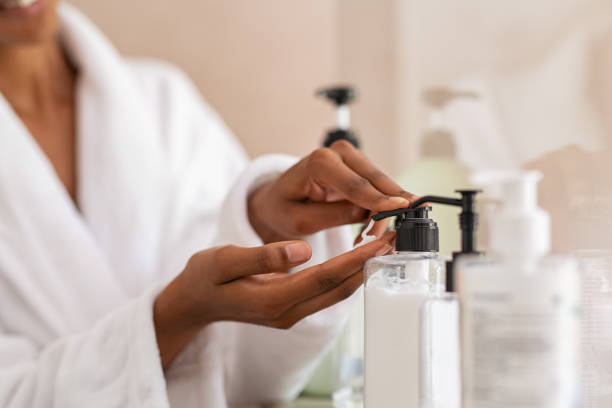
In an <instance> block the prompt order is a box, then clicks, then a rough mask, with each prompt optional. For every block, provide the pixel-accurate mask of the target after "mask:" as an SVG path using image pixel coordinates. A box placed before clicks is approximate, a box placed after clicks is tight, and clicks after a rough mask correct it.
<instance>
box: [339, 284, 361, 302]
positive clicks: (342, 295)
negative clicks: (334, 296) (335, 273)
mask: <svg viewBox="0 0 612 408" xmlns="http://www.w3.org/2000/svg"><path fill="white" fill-rule="evenodd" d="M356 289H357V287H355V286H354V285H343V286H341V287H339V288H338V299H339V300H345V299H348V298H349V297H351V296H352V295H353V293H355V290H356Z"/></svg>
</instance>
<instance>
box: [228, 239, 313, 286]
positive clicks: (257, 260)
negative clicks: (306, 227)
mask: <svg viewBox="0 0 612 408" xmlns="http://www.w3.org/2000/svg"><path fill="white" fill-rule="evenodd" d="M311 256H312V249H311V248H310V246H309V245H308V244H307V243H306V242H304V241H283V242H275V243H273V244H267V245H263V246H259V247H252V248H244V247H237V246H233V245H229V246H225V247H221V248H219V250H218V252H217V256H216V258H217V262H216V264H217V268H218V271H219V274H220V276H219V281H220V282H221V283H224V282H230V281H232V280H235V279H239V278H241V277H244V276H248V275H258V274H265V273H272V272H284V271H287V270H289V269H291V268H293V267H295V266H298V265H300V264H303V263H304V262H306V261H308V260H309V259H310V257H311Z"/></svg>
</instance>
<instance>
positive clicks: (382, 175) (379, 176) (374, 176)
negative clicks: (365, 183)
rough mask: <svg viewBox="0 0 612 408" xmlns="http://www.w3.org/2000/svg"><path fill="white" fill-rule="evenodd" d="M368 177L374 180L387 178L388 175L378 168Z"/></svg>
mask: <svg viewBox="0 0 612 408" xmlns="http://www.w3.org/2000/svg"><path fill="white" fill-rule="evenodd" d="M367 177H368V178H369V179H370V180H372V181H374V182H376V181H381V180H386V179H387V178H388V176H387V175H386V174H385V173H384V172H382V171H381V170H378V169H375V170H372V171H371V172H369V173H368V176H367Z"/></svg>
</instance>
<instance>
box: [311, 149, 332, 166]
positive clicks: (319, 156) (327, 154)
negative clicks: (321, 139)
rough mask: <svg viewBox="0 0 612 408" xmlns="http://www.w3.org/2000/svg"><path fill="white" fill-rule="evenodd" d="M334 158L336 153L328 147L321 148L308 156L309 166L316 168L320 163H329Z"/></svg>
mask: <svg viewBox="0 0 612 408" xmlns="http://www.w3.org/2000/svg"><path fill="white" fill-rule="evenodd" d="M335 157H336V153H335V152H334V151H333V150H331V149H330V148H328V147H321V148H319V149H317V150H315V151H313V152H312V153H311V154H310V159H309V161H308V162H309V164H310V165H311V166H313V167H318V166H320V165H321V164H322V163H325V162H329V161H330V160H333V159H334V158H335Z"/></svg>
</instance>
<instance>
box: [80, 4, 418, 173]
mask: <svg viewBox="0 0 612 408" xmlns="http://www.w3.org/2000/svg"><path fill="white" fill-rule="evenodd" d="M69 1H70V2H71V3H73V4H75V5H76V6H77V7H79V8H80V9H81V10H82V11H84V12H85V13H86V14H87V15H89V16H90V17H91V18H92V19H93V20H94V22H95V23H96V24H98V26H99V27H100V28H101V29H102V31H103V32H105V33H106V35H107V36H108V37H109V38H110V39H111V40H112V41H113V43H114V44H115V45H116V46H117V47H118V48H119V50H120V51H122V52H123V53H124V54H129V55H139V56H153V57H159V58H162V59H165V60H169V61H171V62H173V63H175V64H177V65H178V66H180V67H181V68H182V69H183V70H185V71H186V72H187V73H188V74H189V75H190V76H191V78H192V79H193V80H194V81H195V83H196V84H197V85H198V86H199V88H200V89H201V91H202V94H203V95H204V96H205V98H206V99H207V100H208V101H209V103H210V104H211V105H213V107H214V108H215V109H217V110H218V111H219V112H220V113H221V115H222V116H223V118H224V119H225V121H226V122H227V124H228V125H229V126H230V128H231V129H232V130H233V131H234V133H235V134H236V135H237V136H238V138H239V139H240V140H241V141H242V143H243V144H244V145H245V147H246V148H247V150H248V152H249V153H250V154H251V155H253V156H256V155H259V154H263V153H269V152H283V153H291V154H295V155H300V156H301V155H304V154H307V153H308V152H310V151H311V150H312V149H314V148H316V147H317V146H318V145H319V144H320V143H321V140H322V138H323V137H324V134H325V131H326V129H327V128H329V127H333V126H334V120H335V119H334V114H333V107H332V106H331V105H329V104H328V103H326V102H323V101H320V100H317V99H315V98H314V97H313V94H314V90H315V89H316V88H317V87H319V86H321V85H326V84H330V83H339V82H341V83H347V82H348V83H353V84H357V85H358V87H359V91H360V97H359V99H358V101H357V103H356V104H355V106H354V111H353V116H352V119H353V124H354V127H355V128H356V129H357V131H358V132H359V134H360V137H361V138H362V141H363V143H364V146H365V147H364V148H365V150H366V152H367V154H368V155H369V156H370V157H372V159H373V161H374V162H375V163H377V164H378V165H379V166H381V167H382V168H383V169H384V170H386V171H390V172H394V170H397V168H399V166H397V165H396V163H395V162H394V160H393V159H392V157H390V156H389V153H388V152H389V151H393V148H391V147H389V148H387V147H386V146H388V143H390V140H391V138H392V136H393V135H394V134H396V132H397V126H396V123H395V121H396V120H395V115H396V112H395V110H394V109H393V107H394V106H395V103H394V102H395V100H394V98H395V97H396V96H397V87H396V86H395V81H396V77H397V75H396V50H395V47H394V44H395V42H394V37H395V36H396V30H395V24H394V23H393V16H394V14H395V11H394V10H395V8H396V7H397V4H398V3H400V4H401V3H406V0H376V1H373V0H309V1H300V0H258V1H252V0H232V1H228V0H182V1H175V2H167V1H162V0H131V1H121V0H105V1H98V0H69ZM177 5H180V7H181V9H177Z"/></svg>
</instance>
